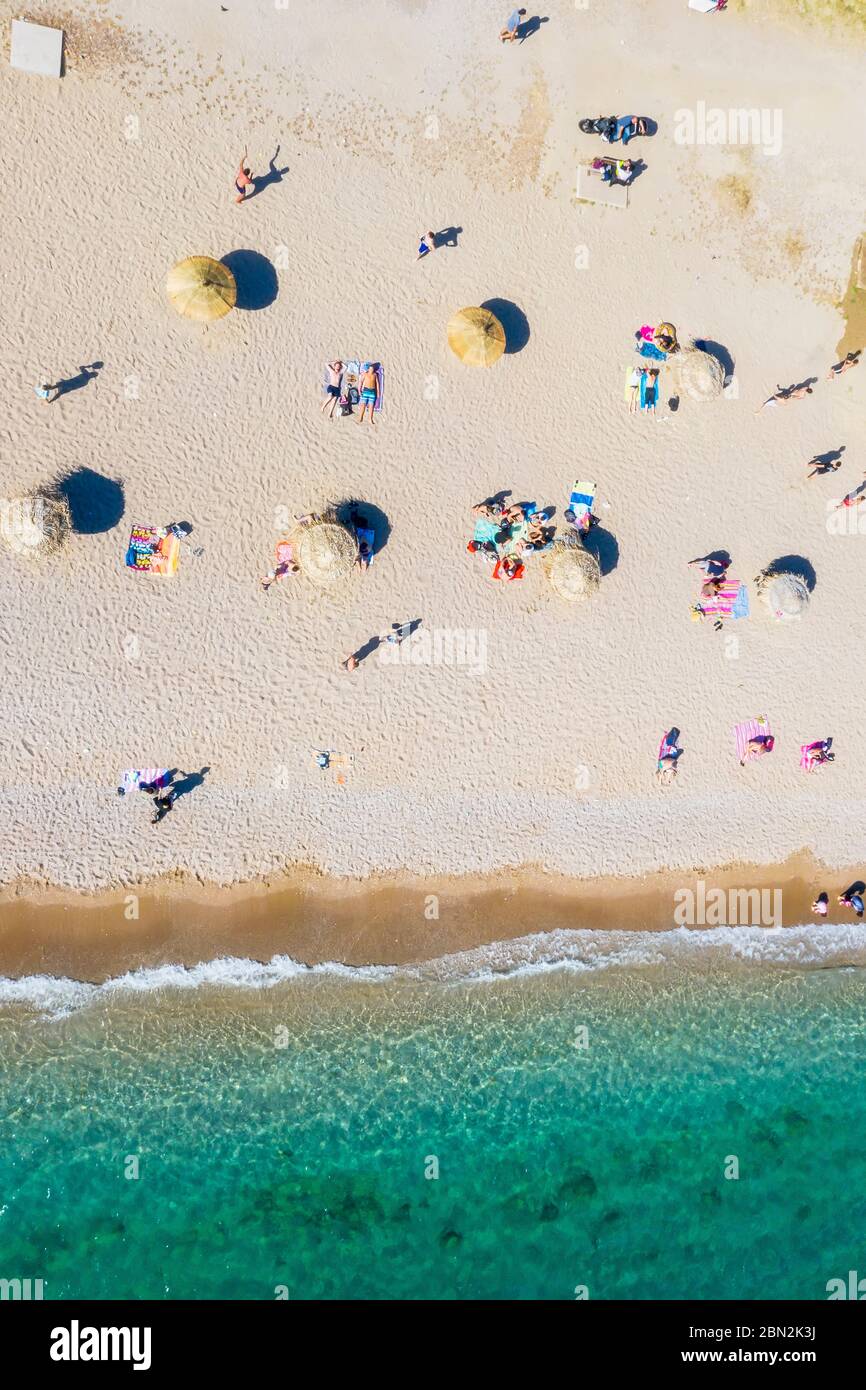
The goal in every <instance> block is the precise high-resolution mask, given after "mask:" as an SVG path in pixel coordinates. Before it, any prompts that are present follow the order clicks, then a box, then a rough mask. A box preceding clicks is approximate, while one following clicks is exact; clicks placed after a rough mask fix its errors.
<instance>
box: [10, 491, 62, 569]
mask: <svg viewBox="0 0 866 1390" xmlns="http://www.w3.org/2000/svg"><path fill="white" fill-rule="evenodd" d="M71 530H72V520H71V517H70V512H69V503H68V502H67V500H66V498H65V497H63V496H62V495H60V494H57V493H51V492H45V493H27V494H24V495H22V496H20V497H15V498H12V499H11V500H9V501H5V500H4V501H2V502H0V537H2V539H3V541H4V542H5V544H6V545H7V546H8V547H9V549H10V550H12V551H14V552H15V554H16V555H28V556H30V557H32V558H33V559H35V560H42V559H51V558H52V557H54V556H55V555H57V553H58V551H59V550H60V549H61V547H62V546H63V544H64V542H65V541H66V538H67V536H68V535H69V533H70V531H71Z"/></svg>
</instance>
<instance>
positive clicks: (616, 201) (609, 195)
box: [577, 164, 628, 208]
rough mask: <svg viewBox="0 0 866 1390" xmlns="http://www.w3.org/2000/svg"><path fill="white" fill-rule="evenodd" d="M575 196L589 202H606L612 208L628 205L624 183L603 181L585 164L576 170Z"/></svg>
mask: <svg viewBox="0 0 866 1390" xmlns="http://www.w3.org/2000/svg"><path fill="white" fill-rule="evenodd" d="M577 196H578V198H586V199H587V200H588V201H589V202H591V203H606V204H607V205H608V206H609V207H612V208H627V207H628V189H627V188H626V186H625V184H624V183H614V184H609V183H605V182H604V181H603V180H602V179H601V178H599V176H598V174H591V173H590V171H589V169H587V167H586V165H585V164H581V165H579V166H578V170H577Z"/></svg>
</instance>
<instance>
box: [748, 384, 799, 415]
mask: <svg viewBox="0 0 866 1390" xmlns="http://www.w3.org/2000/svg"><path fill="white" fill-rule="evenodd" d="M811 394H812V388H811V386H780V385H779V383H778V382H777V383H776V390H775V392H774V393H773V395H772V396H768V397H767V399H766V400H765V401H764V402H762V404H761V405H759V406H758V409H757V410H756V411H755V414H756V415H758V414H759V413H760V411H762V410H763V409H764V406H766V405H787V404H788V402H789V401H799V400H802V399H803V397H804V396H811Z"/></svg>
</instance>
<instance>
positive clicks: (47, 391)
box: [33, 381, 60, 405]
mask: <svg viewBox="0 0 866 1390" xmlns="http://www.w3.org/2000/svg"><path fill="white" fill-rule="evenodd" d="M33 390H34V391H35V393H36V395H37V396H38V397H39V399H40V401H47V402H48V404H49V405H50V404H51V402H52V401H56V400H57V397H58V396H59V395H60V388H59V386H49V385H48V382H47V381H46V382H43V383H42V385H41V386H34V387H33Z"/></svg>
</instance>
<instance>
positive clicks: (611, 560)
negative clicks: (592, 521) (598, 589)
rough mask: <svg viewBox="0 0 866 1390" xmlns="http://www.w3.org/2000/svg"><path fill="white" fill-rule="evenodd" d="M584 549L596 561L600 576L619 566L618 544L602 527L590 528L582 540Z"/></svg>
mask: <svg viewBox="0 0 866 1390" xmlns="http://www.w3.org/2000/svg"><path fill="white" fill-rule="evenodd" d="M583 545H584V549H585V550H588V551H589V553H590V555H594V556H595V558H596V560H598V567H599V569H600V570H601V573H602V576H604V575H606V574H610V573H611V571H613V570H615V569H616V567H617V565H618V564H619V542H618V541H617V538H616V536H614V535H613V534H612V532H610V531H606V530H605V529H604V527H603V526H592V527H591V528H590V530H589V531H588V532H587V533H586V535H585V536H584V538H583Z"/></svg>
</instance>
